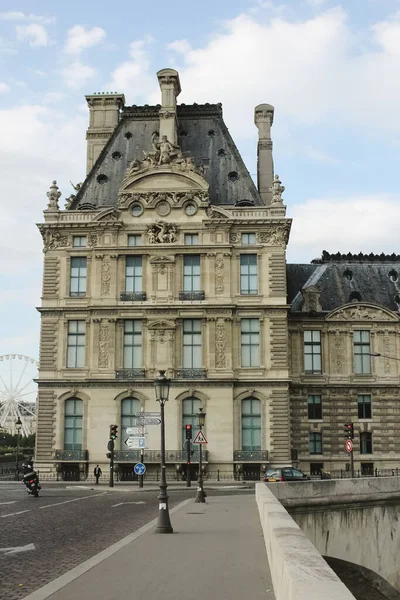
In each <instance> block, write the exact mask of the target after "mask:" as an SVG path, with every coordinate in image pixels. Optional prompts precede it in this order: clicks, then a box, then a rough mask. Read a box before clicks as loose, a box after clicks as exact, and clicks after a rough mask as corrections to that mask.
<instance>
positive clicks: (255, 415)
mask: <svg viewBox="0 0 400 600" xmlns="http://www.w3.org/2000/svg"><path fill="white" fill-rule="evenodd" d="M242 450H261V402H260V400H256V398H246V400H242Z"/></svg>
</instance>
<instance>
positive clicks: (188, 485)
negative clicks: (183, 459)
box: [186, 440, 192, 487]
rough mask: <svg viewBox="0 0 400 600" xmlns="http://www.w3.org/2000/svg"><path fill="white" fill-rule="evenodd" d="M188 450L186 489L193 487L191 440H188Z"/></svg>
mask: <svg viewBox="0 0 400 600" xmlns="http://www.w3.org/2000/svg"><path fill="white" fill-rule="evenodd" d="M186 450H187V463H186V487H191V486H192V481H191V479H190V458H191V456H190V440H186Z"/></svg>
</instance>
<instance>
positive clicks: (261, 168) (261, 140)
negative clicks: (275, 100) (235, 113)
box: [254, 104, 274, 206]
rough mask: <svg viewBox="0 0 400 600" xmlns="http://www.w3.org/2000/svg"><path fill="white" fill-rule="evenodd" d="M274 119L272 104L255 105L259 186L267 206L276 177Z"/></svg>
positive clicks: (269, 202)
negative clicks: (272, 137) (273, 148)
mask: <svg viewBox="0 0 400 600" xmlns="http://www.w3.org/2000/svg"><path fill="white" fill-rule="evenodd" d="M273 121H274V107H273V106H271V104H259V105H258V106H256V107H255V109H254V124H255V126H256V127H257V128H258V146H257V187H258V191H259V192H260V196H261V198H262V200H263V201H264V203H265V205H266V206H269V205H270V204H271V200H272V193H271V186H272V183H273V179H274V163H273V159H272V140H271V125H272V123H273Z"/></svg>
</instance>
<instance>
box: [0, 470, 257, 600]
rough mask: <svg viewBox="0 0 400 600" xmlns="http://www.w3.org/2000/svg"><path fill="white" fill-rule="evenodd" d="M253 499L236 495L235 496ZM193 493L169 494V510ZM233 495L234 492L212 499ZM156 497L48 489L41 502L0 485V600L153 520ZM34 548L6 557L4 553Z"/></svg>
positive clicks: (13, 598)
mask: <svg viewBox="0 0 400 600" xmlns="http://www.w3.org/2000/svg"><path fill="white" fill-rule="evenodd" d="M240 492H242V493H246V492H250V493H252V490H243V491H242V490H239V491H238V493H240ZM195 493H196V488H191V489H182V490H179V491H171V492H170V500H169V504H170V507H171V508H172V507H173V506H174V505H176V504H178V503H179V502H181V501H182V500H184V499H186V498H190V497H194V495H195ZM224 493H229V494H232V489H226V490H224V489H221V490H213V491H210V495H211V494H212V495H221V494H224ZM157 513H158V501H157V493H156V492H154V491H149V492H144V491H135V490H133V489H129V490H128V491H119V490H117V489H115V490H111V491H110V490H108V489H107V488H102V487H99V488H96V486H94V488H93V489H90V488H83V489H81V488H79V487H78V486H66V485H65V484H59V485H51V486H50V485H48V486H47V487H46V485H44V486H43V490H42V491H41V495H40V497H39V498H34V497H31V496H28V495H27V494H26V492H25V489H24V487H23V485H22V484H21V483H11V482H10V483H9V484H4V483H2V484H1V485H0V574H1V575H0V600H17V599H21V598H23V597H24V596H26V595H28V594H29V593H31V592H33V591H34V590H35V589H37V588H38V587H41V586H43V585H44V584H46V583H48V582H50V581H52V580H53V579H55V578H56V577H59V576H60V575H62V574H63V573H65V572H66V571H68V570H69V569H71V568H73V567H75V566H77V565H78V564H80V563H81V562H83V561H85V560H87V559H88V558H90V557H91V556H93V555H94V554H96V553H97V552H100V551H101V550H103V549H104V548H107V547H108V546H110V545H111V544H113V543H115V542H117V541H118V540H120V539H121V538H123V537H124V536H126V535H127V534H128V533H131V532H133V531H135V530H137V529H138V528H139V527H141V526H142V525H144V524H146V523H148V522H149V521H151V520H152V519H154V518H155V517H156V516H157ZM30 544H34V546H35V549H34V550H27V551H25V552H21V553H16V554H6V553H5V552H4V551H1V549H2V548H3V549H4V548H17V547H18V548H19V547H24V546H29V545H30Z"/></svg>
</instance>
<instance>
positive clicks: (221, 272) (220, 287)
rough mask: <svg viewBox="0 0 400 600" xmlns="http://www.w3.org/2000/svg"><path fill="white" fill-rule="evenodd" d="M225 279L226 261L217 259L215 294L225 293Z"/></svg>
mask: <svg viewBox="0 0 400 600" xmlns="http://www.w3.org/2000/svg"><path fill="white" fill-rule="evenodd" d="M224 279H225V261H224V259H223V258H221V257H218V258H216V259H215V293H216V294H223V293H224V289H225V288H224Z"/></svg>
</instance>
